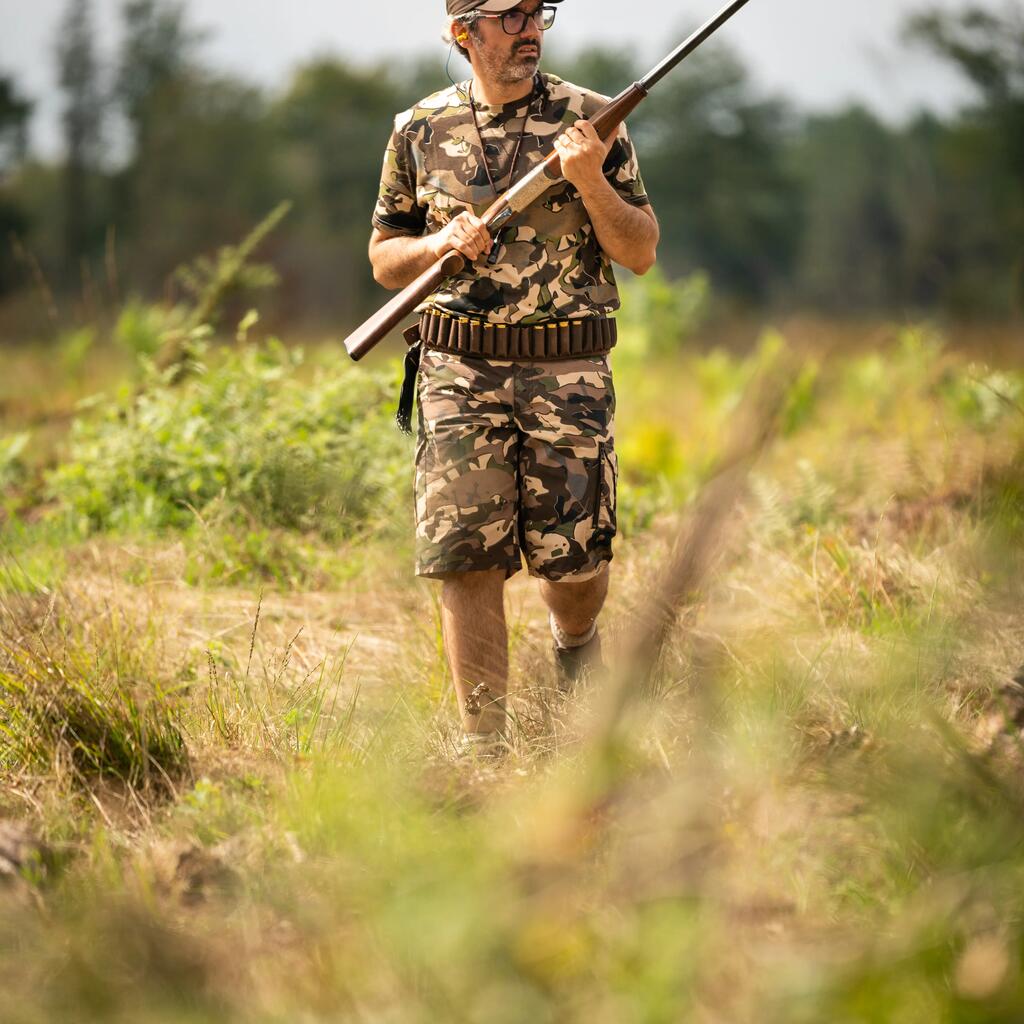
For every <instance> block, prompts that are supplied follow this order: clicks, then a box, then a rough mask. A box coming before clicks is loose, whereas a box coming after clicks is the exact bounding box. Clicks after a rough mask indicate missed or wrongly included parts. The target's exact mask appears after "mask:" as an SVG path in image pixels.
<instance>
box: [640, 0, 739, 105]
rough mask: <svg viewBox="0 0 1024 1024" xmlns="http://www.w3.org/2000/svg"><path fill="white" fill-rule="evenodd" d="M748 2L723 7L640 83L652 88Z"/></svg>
mask: <svg viewBox="0 0 1024 1024" xmlns="http://www.w3.org/2000/svg"><path fill="white" fill-rule="evenodd" d="M748 3H750V0H732V3H730V4H728V5H727V6H726V7H724V8H722V10H721V11H719V12H718V14H716V15H715V16H714V17H713V18H711V19H709V20H708V21H707V22H705V23H704V24H703V25H701V27H700V28H699V29H697V31H696V32H694V33H693V35H692V36H690V38H689V39H687V40H686V41H685V42H683V43H681V44H680V45H679V46H677V47H676V48H675V49H674V50H673V51H672V52H671V53H670V54H669V55H668V56H667V57H666V58H665V59H664V60H663V61H662V62H661V63H660V64H658V65H657V67H654V68H652V69H651V70H650V71H649V72H648V73H647V74H646V75H644V77H643V78H641V79H640V85H642V86H643V87H644V88H645V89H652V88H653V87H654V86H655V85H657V84H658V82H660V81H661V80H662V79H663V78H664V77H665V76H666V75H667V74H668V73H669V72H670V71H671V70H672V69H673V68H674V67H675V66H676V65H677V64H679V63H680V62H681V61H684V60H686V58H687V57H689V56H690V54H691V53H693V51H694V50H696V49H697V47H698V46H700V45H701V43H703V42H705V40H707V39H708V38H709V37H710V36H713V35H714V34H715V33H716V32H717V31H718V30H719V29H720V28H721V27H722V26H723V25H724V24H725V23H726V22H727V21H728V20H729V19H730V18H731V17H732V16H733V15H734V14H736V13H737V12H738V11H739V10H740V9H741V8H743V7H745V6H746V5H747V4H748Z"/></svg>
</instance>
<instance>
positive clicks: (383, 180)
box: [373, 119, 427, 235]
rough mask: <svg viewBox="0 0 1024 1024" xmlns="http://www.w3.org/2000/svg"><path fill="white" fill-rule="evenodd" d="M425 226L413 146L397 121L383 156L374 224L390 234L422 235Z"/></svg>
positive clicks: (424, 213) (425, 215)
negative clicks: (418, 201) (417, 194)
mask: <svg viewBox="0 0 1024 1024" xmlns="http://www.w3.org/2000/svg"><path fill="white" fill-rule="evenodd" d="M426 224H427V214H426V210H424V209H423V208H422V207H421V206H419V205H418V204H417V202H416V163H415V160H414V159H413V155H412V143H411V140H410V139H409V137H408V135H407V134H406V132H405V131H404V130H403V129H402V128H400V127H399V126H398V119H396V123H395V129H394V131H393V132H392V133H391V139H390V141H389V142H388V148H387V152H385V154H384V169H383V170H382V171H381V176H380V191H379V192H378V194H377V205H376V207H375V208H374V211H373V225H374V227H377V228H380V229H381V230H383V231H387V232H389V233H391V234H402V235H421V234H423V229H424V228H425V227H426Z"/></svg>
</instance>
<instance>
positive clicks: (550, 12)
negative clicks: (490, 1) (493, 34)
mask: <svg viewBox="0 0 1024 1024" xmlns="http://www.w3.org/2000/svg"><path fill="white" fill-rule="evenodd" d="M557 13H558V8H557V7H551V6H544V7H538V8H537V10H535V11H532V12H531V13H530V14H527V13H526V12H525V11H508V12H507V13H506V14H478V15H477V17H478V18H500V19H501V27H502V28H503V29H504V30H505V33H506V34H507V35H510V36H517V35H519V33H520V32H522V31H523V29H524V28H526V23H527V21H533V23H534V24H535V25H536V26H537V28H539V29H540V30H541V31H542V32H547V30H548V29H549V28H551V26H552V25H554V23H555V15H556V14H557Z"/></svg>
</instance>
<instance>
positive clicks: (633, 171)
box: [604, 125, 651, 206]
mask: <svg viewBox="0 0 1024 1024" xmlns="http://www.w3.org/2000/svg"><path fill="white" fill-rule="evenodd" d="M604 176H605V177H606V178H607V179H608V181H609V182H610V183H611V186H612V188H614V189H615V191H616V192H618V193H619V195H620V196H622V198H623V199H625V200H626V202H627V203H630V204H632V205H633V206H650V205H651V201H650V199H648V198H647V189H646V188H645V187H644V180H643V178H642V177H641V176H640V164H639V162H638V161H637V158H636V150H635V149H634V148H633V142H632V140H631V139H630V137H629V132H628V131H627V130H626V126H625V125H623V126H622V131H621V132H620V133H619V134H618V136H617V137H616V139H615V142H614V143H613V145H612V148H611V149H610V150H609V152H608V156H607V158H606V159H605V162H604Z"/></svg>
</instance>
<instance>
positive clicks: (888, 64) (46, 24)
mask: <svg viewBox="0 0 1024 1024" xmlns="http://www.w3.org/2000/svg"><path fill="white" fill-rule="evenodd" d="M121 2H122V0H94V8H95V11H96V23H97V34H98V37H99V43H100V47H101V49H102V50H104V51H105V52H106V53H107V54H112V53H113V51H114V48H115V47H116V44H117V37H118V35H117V22H118V17H117V15H118V11H119V9H120V6H121ZM978 2H980V3H981V5H982V6H987V7H993V8H999V7H1000V6H1001V4H1000V3H998V2H996V0H978ZM66 3H67V0H0V73H7V74H13V75H14V77H15V80H16V82H17V83H18V85H19V87H20V89H21V91H22V92H23V93H25V94H27V95H28V96H30V97H31V98H33V99H34V100H36V103H37V107H36V110H37V116H36V117H35V118H34V121H33V125H32V133H31V144H32V147H33V150H34V151H35V152H36V153H40V154H44V155H50V154H52V153H54V152H55V151H56V149H57V146H58V139H59V131H58V114H59V107H58V102H57V97H56V88H55V83H54V78H55V72H54V60H53V48H54V43H53V40H54V37H55V32H56V26H57V24H58V22H59V20H60V16H61V13H62V11H63V10H64V7H65V5H66ZM724 3H725V0H687V2H685V3H679V2H673V0H632V2H630V3H629V4H625V3H623V2H622V0H566V2H565V3H564V4H562V6H561V8H560V9H559V13H558V21H557V23H556V26H555V28H554V29H553V30H552V33H553V34H554V35H555V36H556V37H557V43H558V46H559V47H564V48H566V49H568V50H572V49H576V48H578V47H581V46H584V45H586V44H587V43H601V44H603V45H606V46H607V45H623V46H626V47H629V48H631V49H633V50H634V51H635V52H637V53H638V54H639V55H641V56H642V57H644V58H645V63H647V64H650V65H653V64H654V63H656V62H657V61H658V60H659V59H660V57H662V56H664V55H665V54H666V53H667V52H669V51H670V50H671V49H672V48H673V47H674V46H675V45H676V44H677V43H678V42H681V41H682V39H683V38H684V37H685V34H686V32H687V30H688V29H690V28H693V27H695V26H696V25H697V24H700V23H702V22H703V21H705V20H706V19H708V18H710V17H712V16H713V15H714V14H716V13H717V11H718V10H719V9H720V8H721V7H722V6H724ZM925 5H928V6H931V5H940V6H943V7H946V8H951V9H956V8H959V7H962V6H963V3H962V2H958V0H751V2H750V4H749V5H748V6H747V7H745V8H743V9H742V10H741V11H740V12H739V13H738V14H737V15H736V16H735V17H734V18H733V20H732V21H730V22H729V23H728V24H727V25H726V26H725V27H724V28H722V29H721V30H720V32H719V37H720V38H721V39H722V40H723V41H725V42H727V43H728V44H730V45H731V46H733V47H734V48H736V49H737V50H738V51H739V52H740V54H741V56H743V57H744V58H745V59H746V62H747V64H748V66H749V67H750V69H751V71H752V73H753V75H754V78H755V81H756V82H757V84H758V85H759V86H760V88H762V89H763V90H765V91H768V92H772V93H776V94H778V93H781V94H783V95H785V96H787V97H788V98H789V99H791V100H792V101H793V102H795V103H796V104H797V105H798V106H799V107H800V108H802V109H805V110H821V109H830V108H835V107H837V106H839V105H840V104H842V103H845V102H848V101H859V102H862V103H865V104H867V105H868V106H869V107H871V108H872V109H874V110H875V111H876V112H878V113H879V114H880V115H881V116H883V117H885V118H886V119H888V120H891V121H899V120H902V119H904V118H906V117H907V116H908V115H909V114H911V113H913V112H914V111H916V110H918V109H920V108H922V107H927V108H929V109H931V110H935V111H938V112H940V113H941V112H945V111H948V110H950V109H952V108H955V107H956V106H957V105H958V104H960V103H962V102H964V100H965V99H967V98H968V97H969V96H970V93H969V91H968V89H967V87H966V86H965V85H964V84H963V83H962V82H961V81H960V79H959V78H958V77H957V76H956V75H955V73H954V72H952V71H951V70H947V69H946V68H944V67H943V66H942V65H941V64H940V63H939V62H938V61H937V60H935V59H934V58H933V57H931V56H930V55H928V54H925V53H923V52H919V51H915V50H910V49H908V48H907V47H906V46H904V45H902V44H901V43H900V41H899V29H900V25H901V24H902V22H903V20H904V19H905V18H906V17H907V15H908V14H909V13H911V12H913V11H916V10H919V9H920V8H921V7H922V6H925ZM186 6H187V8H188V11H189V15H190V20H191V22H192V24H194V25H195V26H196V27H199V28H204V29H206V30H207V31H208V38H207V40H206V42H205V44H204V48H203V54H204V57H205V59H206V60H207V61H208V62H209V63H210V64H212V65H214V66H215V67H218V68H219V69H221V70H228V71H233V72H235V73H237V74H239V75H241V76H242V77H244V78H246V79H248V80H250V81H253V82H257V83H260V84H263V85H265V86H267V87H269V88H275V87H280V86H281V85H282V84H283V83H285V82H286V81H287V80H288V76H289V74H290V72H291V70H292V69H293V68H294V67H295V66H296V65H298V64H300V63H302V62H303V61H306V60H309V59H310V58H312V57H314V56H322V55H325V54H332V53H333V54H340V55H342V56H344V57H346V58H349V59H355V60H358V61H366V62H370V61H374V60H378V59H380V58H382V57H391V58H393V59H396V60H401V59H402V57H403V56H406V57H407V56H410V55H413V54H421V53H424V52H430V51H433V52H435V53H436V54H437V56H438V62H439V65H438V66H439V68H440V67H441V64H442V63H443V60H444V56H445V48H444V47H443V46H442V44H441V42H440V38H439V37H440V31H441V28H442V27H443V23H444V5H443V4H442V3H441V0H390V3H389V4H388V5H385V4H384V3H381V2H379V0H378V3H376V4H372V3H367V4H362V3H360V4H358V5H357V4H355V2H354V0H292V2H291V3H285V2H284V0H187V2H186ZM374 11H379V12H380V13H379V15H376V14H374ZM296 12H301V14H298V13H296ZM548 66H549V67H550V69H551V70H557V66H556V65H555V64H549V65H548ZM579 84H581V85H585V84H586V83H585V82H581V83H579ZM623 84H624V85H625V84H628V83H623Z"/></svg>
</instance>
